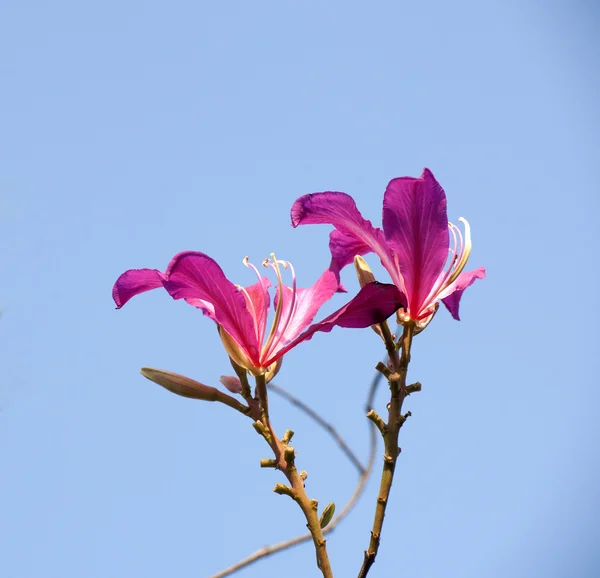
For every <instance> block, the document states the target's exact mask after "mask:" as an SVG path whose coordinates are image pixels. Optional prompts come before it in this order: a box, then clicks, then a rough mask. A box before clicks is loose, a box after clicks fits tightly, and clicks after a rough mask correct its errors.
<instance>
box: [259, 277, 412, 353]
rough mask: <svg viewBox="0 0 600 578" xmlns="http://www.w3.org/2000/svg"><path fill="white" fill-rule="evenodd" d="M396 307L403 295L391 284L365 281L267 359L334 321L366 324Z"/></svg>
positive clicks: (330, 326)
mask: <svg viewBox="0 0 600 578" xmlns="http://www.w3.org/2000/svg"><path fill="white" fill-rule="evenodd" d="M400 307H406V298H405V296H404V294H403V293H401V292H400V290H399V289H398V288H397V287H396V286H395V285H388V284H386V283H377V282H375V283H369V284H368V285H365V286H364V287H363V288H362V289H361V290H360V291H359V292H358V294H357V295H356V297H354V299H352V300H351V301H349V302H348V303H346V305H344V306H343V307H342V308H340V309H338V310H337V311H335V312H334V313H332V314H331V315H329V317H326V318H325V319H323V321H319V322H318V323H314V324H313V325H311V326H310V327H309V328H308V329H307V330H306V331H305V332H304V333H302V334H300V335H299V336H298V337H296V339H294V340H293V341H292V342H291V343H288V344H287V345H286V346H285V347H284V348H283V349H281V350H280V351H278V352H277V355H276V357H275V359H273V360H271V361H270V363H272V362H273V361H275V360H276V359H277V358H279V357H281V356H282V355H283V354H284V353H286V352H287V351H289V350H290V349H292V347H295V346H296V345H298V344H299V343H302V342H303V341H306V340H308V339H310V338H311V337H312V336H313V335H314V334H315V333H316V332H317V331H324V332H329V331H331V330H332V329H333V328H334V327H335V326H336V325H337V326H339V327H351V328H361V327H368V326H369V325H373V324H374V323H381V322H382V321H385V320H386V319H387V318H388V317H389V316H390V315H392V313H394V311H396V310H397V309H399V308H400Z"/></svg>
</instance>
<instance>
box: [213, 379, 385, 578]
mask: <svg viewBox="0 0 600 578" xmlns="http://www.w3.org/2000/svg"><path fill="white" fill-rule="evenodd" d="M381 378H382V375H381V373H380V372H379V371H377V372H375V375H374V376H373V380H372V381H371V386H370V388H369V395H368V397H367V401H366V403H365V412H368V411H369V410H370V409H372V408H373V404H374V399H375V393H376V392H377V387H378V385H379V382H380V381H381ZM268 387H269V389H272V390H273V391H274V392H276V393H278V394H280V395H281V396H282V397H283V398H284V399H286V400H288V401H289V402H290V403H292V405H295V406H296V407H298V408H299V409H300V410H302V411H304V412H305V413H306V414H307V415H308V416H309V417H311V418H312V419H313V420H314V421H315V422H316V423H318V424H319V425H321V426H322V427H323V428H324V429H325V430H326V431H327V432H328V433H329V434H330V435H331V436H332V437H333V438H334V439H335V440H336V441H337V442H338V445H339V446H340V448H341V449H342V451H343V452H344V454H345V455H346V456H347V457H348V459H349V460H350V461H351V462H352V463H353V465H354V466H355V467H356V469H357V471H358V472H359V474H360V477H359V479H358V482H357V483H356V487H355V488H354V492H353V494H352V496H351V497H350V499H349V500H348V501H347V502H346V504H345V505H344V507H343V508H342V509H341V510H340V512H339V514H338V515H337V516H335V517H334V518H333V520H332V521H331V522H330V523H329V525H328V526H327V528H325V530H324V531H323V534H331V533H332V532H333V531H334V530H335V529H336V527H337V526H338V525H339V524H340V523H341V522H342V521H343V520H344V519H345V518H346V516H348V514H350V512H351V511H352V510H353V509H354V507H355V506H356V504H357V502H358V500H359V498H360V496H361V495H362V493H363V491H364V489H365V486H366V483H367V480H368V479H369V477H370V475H371V472H372V471H373V465H374V463H375V454H376V452H377V430H376V429H375V426H374V425H373V424H372V423H370V424H369V426H370V427H369V432H370V436H369V438H370V439H369V456H368V459H367V464H366V466H363V465H362V464H361V462H360V461H359V460H358V458H357V457H356V455H355V454H354V453H353V452H352V451H351V450H350V448H349V447H348V445H347V444H346V443H345V442H344V441H343V439H342V437H341V436H340V434H339V433H338V432H337V431H336V430H335V428H333V426H331V424H329V423H328V422H327V421H325V419H324V418H323V417H321V416H320V415H319V414H318V413H316V412H315V411H314V410H313V409H312V408H310V407H309V406H308V405H306V404H305V403H304V402H301V401H300V400H298V399H297V398H295V397H294V396H293V395H291V394H290V393H288V392H287V391H285V390H284V389H282V388H281V387H279V386H276V385H274V384H273V383H270V384H269V385H268ZM340 442H341V443H340ZM345 448H346V449H347V451H346V449H345ZM350 456H353V457H352V458H351V457H350ZM311 538H312V536H311V534H310V532H306V533H305V534H302V535H300V536H296V537H295V538H291V539H289V540H284V541H282V542H279V543H277V544H272V545H270V546H265V547H264V548H260V549H259V550H256V551H255V552H253V553H252V554H250V555H249V556H247V557H246V558H243V559H242V560H239V561H238V562H236V563H235V564H232V565H231V566H228V567H227V568H225V569H223V570H221V571H220V572H217V573H216V574H213V575H212V576H211V577H210V578H225V577H226V576H230V575H231V574H233V573H234V572H237V571H238V570H241V569H242V568H245V567H246V566H250V565H251V564H254V562H257V561H258V560H261V559H263V558H268V557H269V556H272V555H273V554H277V553H278V552H283V551H285V550H287V549H288V548H292V547H293V546H297V545H299V544H303V543H304V542H307V541H308V540H310V539H311Z"/></svg>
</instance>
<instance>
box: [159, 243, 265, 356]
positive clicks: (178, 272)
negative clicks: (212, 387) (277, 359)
mask: <svg viewBox="0 0 600 578" xmlns="http://www.w3.org/2000/svg"><path fill="white" fill-rule="evenodd" d="M164 286H165V289H166V290H167V291H168V292H169V294H170V295H171V297H173V299H185V300H188V301H189V300H193V299H201V300H203V301H208V302H209V303H211V304H212V305H213V307H214V319H215V321H216V322H217V323H218V324H219V325H220V326H221V327H223V329H225V331H226V332H227V333H228V334H229V335H230V336H231V337H232V338H233V339H234V340H235V341H236V342H237V343H238V345H239V346H240V347H242V348H243V349H244V350H245V351H246V353H247V354H248V355H249V357H250V358H251V359H256V358H257V357H258V341H257V339H256V332H255V330H254V320H253V318H252V315H251V314H250V312H249V311H248V309H247V306H246V299H245V297H244V295H243V294H242V293H241V292H240V291H239V289H238V288H237V287H236V286H235V285H234V284H233V283H232V282H231V281H229V280H228V279H227V277H225V273H223V270H222V269H221V267H219V264H218V263H217V262H216V261H215V260H214V259H211V258H210V257H209V256H208V255H205V254H204V253H199V252H196V251H186V252H183V253H179V254H178V255H175V257H173V260H172V261H171V263H169V267H168V268H167V272H166V280H165V281H164ZM192 303H193V304H195V303H194V302H192Z"/></svg>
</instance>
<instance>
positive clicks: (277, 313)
mask: <svg viewBox="0 0 600 578" xmlns="http://www.w3.org/2000/svg"><path fill="white" fill-rule="evenodd" d="M271 257H272V259H273V261H271V260H270V259H269V258H268V257H267V258H266V259H265V260H264V261H263V267H271V269H273V271H275V274H276V275H277V287H278V289H279V299H278V301H277V307H276V308H275V317H274V318H273V324H272V325H271V332H270V333H269V337H268V338H267V342H266V343H265V344H264V346H263V348H262V352H261V356H264V355H265V354H266V353H267V352H268V351H269V348H270V347H271V343H272V342H273V339H274V338H275V332H276V331H277V326H278V325H279V319H280V317H281V309H282V308H283V279H282V278H281V270H280V269H279V265H280V264H281V265H283V266H284V267H287V264H286V263H285V261H278V260H277V259H276V257H275V253H271Z"/></svg>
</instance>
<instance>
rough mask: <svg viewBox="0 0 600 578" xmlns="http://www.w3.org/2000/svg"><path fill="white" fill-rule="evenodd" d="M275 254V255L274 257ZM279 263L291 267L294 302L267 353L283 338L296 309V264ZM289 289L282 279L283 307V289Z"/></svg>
mask: <svg viewBox="0 0 600 578" xmlns="http://www.w3.org/2000/svg"><path fill="white" fill-rule="evenodd" d="M274 257H275V256H274V255H273V258H274ZM278 263H279V264H280V265H282V266H283V268H284V269H287V268H288V267H289V268H290V273H291V275H292V302H291V303H290V307H289V311H288V314H287V317H286V320H285V321H284V323H283V324H282V326H281V328H280V330H279V332H278V333H279V335H278V337H277V339H276V340H275V339H273V341H272V342H271V346H270V348H269V350H268V351H265V353H266V354H268V355H271V353H272V352H273V350H274V349H275V347H277V344H278V343H279V342H280V341H281V338H282V337H283V334H284V333H285V331H286V329H287V328H288V325H289V324H290V321H291V320H292V317H293V315H294V312H295V310H296V271H294V266H293V265H292V264H291V263H290V262H289V261H278ZM279 280H280V281H281V277H280V276H279ZM284 289H285V290H287V289H288V287H286V286H285V285H283V282H282V281H281V283H280V285H279V303H278V305H279V304H281V307H283V291H284ZM276 329H277V328H276V327H275V326H274V327H273V330H274V331H276Z"/></svg>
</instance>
